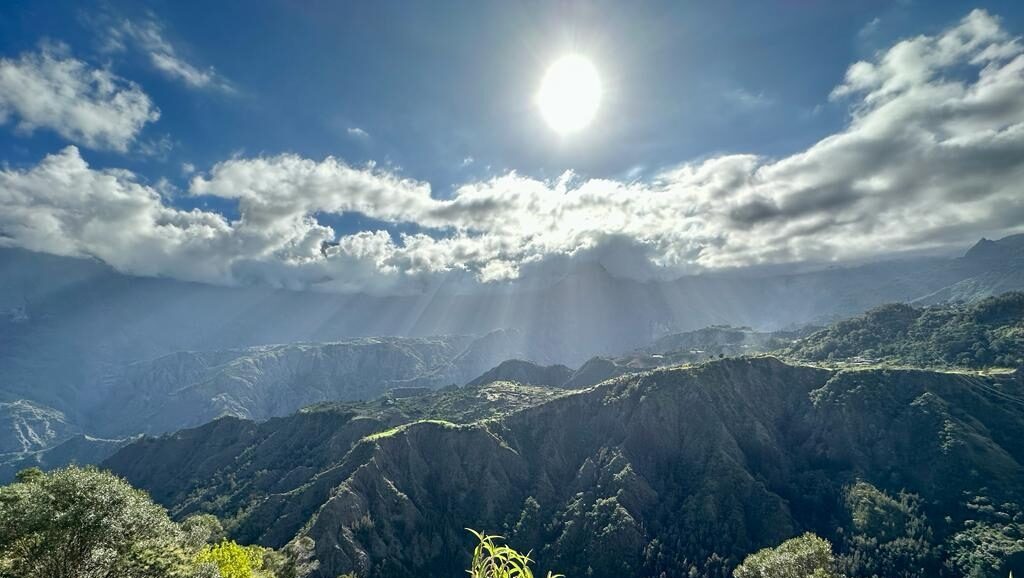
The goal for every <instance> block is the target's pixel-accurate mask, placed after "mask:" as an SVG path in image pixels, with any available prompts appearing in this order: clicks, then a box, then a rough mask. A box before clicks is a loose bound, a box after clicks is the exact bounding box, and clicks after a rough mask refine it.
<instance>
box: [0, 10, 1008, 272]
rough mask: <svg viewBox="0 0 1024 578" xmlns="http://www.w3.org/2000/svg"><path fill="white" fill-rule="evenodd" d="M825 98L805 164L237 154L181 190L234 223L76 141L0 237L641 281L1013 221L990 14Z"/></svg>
mask: <svg viewBox="0 0 1024 578" xmlns="http://www.w3.org/2000/svg"><path fill="white" fill-rule="evenodd" d="M830 98H831V99H832V100H833V101H835V102H836V103H837V105H843V106H849V107H850V111H851V115H850V119H849V122H848V124H847V126H846V127H845V128H844V129H843V130H842V131H840V132H838V133H836V134H833V135H830V136H828V137H827V138H824V139H822V140H821V141H819V142H817V143H815V144H813V145H812V146H810V147H809V148H807V149H806V150H804V151H802V152H799V153H797V154H794V155H791V156H788V157H785V158H781V159H767V158H762V157H759V156H756V155H739V154H736V155H724V156H718V157H714V158H711V159H708V160H704V161H701V162H696V163H686V164H682V165H680V166H678V167H675V168H673V169H671V170H668V171H665V172H664V173H663V174H661V175H659V176H658V177H656V178H654V179H652V180H650V181H646V182H620V181H614V180H600V179H581V178H579V177H577V176H576V175H574V174H572V173H571V172H569V173H566V174H565V175H563V176H562V177H561V178H559V179H556V180H553V181H543V180H537V179H532V178H529V177H525V176H521V175H519V174H516V173H509V174H507V175H504V176H501V177H498V178H494V179H491V180H488V181H483V182H475V183H469V184H466V185H464V186H462V187H460V188H458V189H457V190H456V191H455V192H454V194H453V195H452V196H451V197H450V198H446V199H441V198H437V197H436V196H435V195H433V194H432V191H431V189H430V186H429V185H428V184H427V183H424V182H420V181H416V180H412V179H407V178H403V177H400V176H398V175H395V174H392V173H388V172H386V171H382V170H379V169H376V168H374V167H364V168H357V167H352V166H349V165H347V164H345V163H344V162H342V161H340V160H338V159H334V158H327V159H324V160H310V159H304V158H300V157H298V156H295V155H279V156H269V157H258V158H234V159H231V160H227V161H224V162H222V163H219V164H217V165H215V166H213V167H212V168H211V169H210V170H209V171H207V172H205V173H202V174H197V175H196V176H194V177H193V180H192V182H191V184H190V187H189V191H188V193H189V194H191V195H196V196H209V197H217V198H220V199H225V200H228V201H229V202H234V203H237V206H238V214H239V215H240V216H239V218H238V219H237V220H236V221H228V220H227V219H225V218H224V217H223V216H221V215H220V214H219V213H216V212H212V211H201V210H193V211H183V210H180V209H176V208H173V207H172V206H169V205H168V204H167V202H166V201H165V199H164V198H163V197H162V196H161V194H160V193H159V192H158V191H157V190H156V188H154V187H151V186H148V185H146V184H144V183H141V182H139V180H138V179H137V178H136V177H135V176H134V175H132V174H131V173H128V172H126V171H118V170H97V169H94V168H91V167H89V166H88V165H87V164H86V163H85V161H84V160H83V159H82V158H81V156H80V154H79V151H78V150H77V149H76V148H74V147H69V148H67V149H65V150H63V151H61V152H60V153H57V154H54V155H51V156H48V157H47V158H45V159H44V160H43V161H42V162H41V163H40V164H39V165H38V166H36V167H33V168H31V169H27V170H20V171H19V170H12V169H8V170H4V171H0V204H2V205H3V206H4V207H5V211H4V212H2V213H0V243H4V244H7V245H16V246H21V247H26V248H28V249H32V250H37V251H45V252H50V253H57V254H62V255H92V256H96V257H98V258H100V259H103V260H104V261H106V262H108V263H110V264H111V265H112V266H114V267H116V268H118V269H120V270H122V271H126V272H130V273H136V274H145V275H169V276H173V277H178V278H183V279H190V280H200V281H208V282H216V283H239V282H243V283H245V282H269V283H272V284H276V285H281V286H289V287H300V286H308V285H318V286H322V287H325V288H331V289H336V290H343V291H363V290H365V291H374V292H392V291H413V290H419V289H421V288H422V287H423V286H424V284H429V283H430V282H431V281H433V280H436V279H438V278H440V276H442V275H445V274H451V273H461V274H464V275H467V276H469V275H471V276H473V277H475V278H476V279H477V280H478V281H481V282H492V281H499V280H504V279H512V278H516V277H517V276H519V275H521V274H522V273H523V271H524V270H527V269H529V268H531V267H542V266H543V265H544V264H545V263H549V262H564V260H565V259H589V260H596V261H599V262H601V263H602V264H604V265H605V266H606V267H608V268H609V269H611V270H612V272H613V273H615V274H618V275H623V276H629V277H633V278H639V279H648V278H652V277H672V276H677V275H680V274H685V273H688V272H695V271H702V270H709V269H718V268H723V267H737V266H746V265H753V264H766V263H788V262H808V261H813V262H827V261H842V260H849V259H858V258H864V257H870V256H872V255H876V254H879V253H883V252H888V251H893V250H911V249H934V248H939V247H946V246H950V245H952V244H961V243H965V242H967V241H969V240H973V239H975V238H976V237H978V236H980V235H981V234H989V235H996V234H1000V233H1002V232H1009V231H1013V230H1017V229H1018V228H1019V227H1020V223H1024V190H1022V189H1024V185H1022V183H1024V47H1022V45H1021V43H1020V41H1019V40H1018V39H1016V38H1012V37H1011V36H1010V35H1009V34H1008V33H1007V32H1006V31H1005V30H1003V29H1002V27H1001V26H1000V23H999V21H998V20H997V19H995V18H994V17H992V16H990V15H989V14H987V13H985V12H983V11H975V12H972V13H971V14H969V15H968V16H967V17H965V18H964V19H963V20H962V21H961V22H959V23H958V24H957V25H956V26H954V27H952V28H950V29H948V30H946V31H944V32H942V33H941V34H938V35H935V36H920V37H917V38H912V39H908V40H905V41H902V42H900V43H898V44H896V45H895V46H893V47H891V48H889V49H888V50H886V51H883V52H880V53H879V54H878V55H877V56H876V57H875V58H874V59H873V60H871V61H867V62H858V63H856V64H854V65H852V66H851V67H850V68H849V69H848V70H847V72H846V75H845V77H844V80H843V81H842V83H841V84H840V85H839V86H837V87H836V88H835V89H834V90H833V91H832V94H831V96H830ZM8 207H9V208H10V209H7V208H8ZM349 212H358V213H362V214H364V215H366V216H368V217H371V218H373V219H377V220H381V221H386V222H392V223H413V224H415V225H417V226H418V227H417V229H418V230H422V231H426V232H424V233H417V234H407V235H401V236H397V237H393V236H392V235H390V234H389V233H387V232H385V231H364V232H359V233H355V234H351V235H345V236H340V237H339V236H338V235H337V234H336V232H335V231H334V230H333V229H332V228H331V227H329V226H326V225H324V224H322V223H321V222H320V220H318V218H317V217H318V216H319V215H323V214H336V213H349Z"/></svg>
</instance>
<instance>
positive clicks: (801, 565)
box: [732, 532, 842, 578]
mask: <svg viewBox="0 0 1024 578" xmlns="http://www.w3.org/2000/svg"><path fill="white" fill-rule="evenodd" d="M835 568H836V561H835V557H834V556H833V555H832V544H830V543H829V541H828V540H825V539H824V538H819V537H818V536H816V535H814V534H812V533H810V532H808V533H806V534H804V535H803V536H799V537H797V538H792V539H789V540H786V541H785V542H783V543H782V544H780V545H778V546H776V547H774V548H764V549H762V550H759V551H757V552H755V553H753V554H751V555H750V556H747V558H746V559H745V560H743V563H742V564H740V565H739V566H737V567H736V569H735V570H733V573H732V575H733V576H734V577H735V578H841V577H842V575H841V574H839V573H838V572H837V571H836V570H835Z"/></svg>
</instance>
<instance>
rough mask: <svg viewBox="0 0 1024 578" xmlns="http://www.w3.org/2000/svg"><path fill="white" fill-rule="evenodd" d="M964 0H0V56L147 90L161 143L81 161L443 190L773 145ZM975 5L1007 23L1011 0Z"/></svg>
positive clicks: (827, 112)
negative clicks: (865, 61)
mask: <svg viewBox="0 0 1024 578" xmlns="http://www.w3.org/2000/svg"><path fill="white" fill-rule="evenodd" d="M971 4H972V3H964V2H917V3H911V2H882V1H877V2H874V1H864V2H814V1H779V2H720V3H708V2H651V3H644V4H643V6H640V7H638V6H637V5H636V3H621V2H619V3H613V2H604V3H600V2H595V3H590V2H559V3H540V2H523V3H518V2H473V1H465V2H449V3H434V2H422V3H416V2H283V1H281V2H266V1H263V2H259V1H257V2H248V1H246V2H215V3H209V2H145V3H142V2H99V3H93V2H18V1H12V2H5V3H4V4H3V7H2V8H0V52H2V54H3V55H5V56H15V55H17V54H19V53H21V52H23V51H27V50H32V49H34V48H36V47H37V46H38V45H39V43H40V42H41V41H44V40H51V41H58V42H63V43H66V44H68V45H69V47H70V48H71V51H72V53H73V54H74V55H76V56H78V57H79V58H82V59H86V60H89V61H93V62H96V63H99V64H108V65H109V66H110V67H111V68H112V69H114V70H115V71H116V72H117V73H118V74H120V75H121V76H123V77H125V78H128V79H131V80H134V81H135V82H138V83H139V84H140V85H141V86H142V87H143V88H144V90H145V91H146V92H147V93H148V94H150V95H151V96H152V98H153V100H154V102H155V103H156V105H157V107H159V109H160V111H161V118H160V120H159V121H158V122H156V123H153V124H152V125H150V126H148V127H146V129H145V131H144V132H143V134H142V137H141V138H142V139H143V140H145V139H147V138H148V139H151V140H153V141H159V140H160V139H162V138H164V137H167V138H169V139H170V141H171V142H172V143H173V145H172V148H171V150H170V151H168V152H167V153H166V156H165V157H163V156H161V157H160V158H142V159H139V158H132V157H133V155H128V157H127V158H124V157H123V155H108V154H103V153H97V152H93V153H89V154H88V156H87V158H89V159H90V160H92V159H95V162H97V163H102V164H107V163H110V164H116V165H117V166H125V167H128V168H131V169H132V170H136V171H138V172H140V173H142V174H144V175H146V176H148V177H150V178H152V179H156V178H159V177H160V176H165V177H167V178H171V179H180V178H181V177H182V175H181V174H180V166H181V164H182V163H186V162H187V163H191V164H193V165H194V166H196V167H197V168H204V167H207V166H209V165H211V164H213V163H215V162H217V161H220V160H223V159H225V158H228V157H230V156H231V155H233V154H239V153H242V154H275V153H280V152H295V153H298V154H300V155H303V156H307V157H311V158H317V157H323V156H326V155H336V156H339V157H341V158H344V159H346V160H348V161H349V162H352V163H362V162H366V161H376V162H378V163H382V164H389V165H396V166H397V167H400V168H401V170H402V172H404V173H407V174H408V175H410V176H413V177H415V178H419V179H423V180H426V181H429V182H431V183H432V184H434V186H435V188H436V189H437V190H436V191H435V194H437V195H444V194H446V189H447V188H450V187H451V186H452V185H453V184H458V183H461V182H463V181H466V180H469V179H473V178H480V177H482V176H489V175H492V174H499V173H502V172H504V171H506V170H510V169H512V170H516V171H519V172H521V173H524V174H528V175H533V176H537V177H554V176H557V175H558V174H560V173H561V172H562V171H564V170H566V169H573V170H575V171H577V172H579V173H581V174H585V175H588V176H594V177H620V176H624V175H635V174H637V173H636V171H655V170H658V169H660V168H664V166H667V165H672V164H676V163H678V162H681V161H684V160H687V159H691V158H698V157H702V156H706V155H710V154H714V153H719V152H754V153H758V154H765V155H771V156H777V155H781V154H786V153H790V152H792V151H794V150H798V149H800V148H802V147H805V146H807V145H808V144H809V143H811V142H813V141H814V140H816V139H818V138H821V137H822V136H823V135H826V134H828V133H830V132H832V131H834V130H835V129H836V127H837V126H839V125H840V124H842V123H843V122H844V121H845V118H846V116H847V111H846V109H845V107H843V106H842V105H839V104H830V103H829V102H828V94H829V91H830V90H831V89H832V87H833V86H835V85H836V84H837V83H839V82H840V81H841V80H842V74H843V72H844V71H845V68H846V66H848V65H849V64H850V63H852V62H854V61H856V60H858V59H860V58H863V57H865V56H869V55H870V54H871V53H872V52H874V51H875V50H878V49H879V48H882V47H884V46H886V45H887V44H888V43H891V42H892V41H893V40H894V39H896V38H900V37H904V36H910V35H915V34H923V33H928V32H933V31H935V30H937V29H940V28H942V27H943V26H948V25H949V24H950V23H951V22H953V21H955V20H956V19H958V18H960V17H962V16H963V15H964V14H965V13H967V12H968V11H969V7H970V5H971ZM977 4H978V5H980V6H984V7H987V8H988V9H989V10H990V11H991V12H993V13H995V14H998V15H999V16H1001V17H1002V18H1003V19H1004V20H1005V21H1006V22H1007V24H1008V26H1009V27H1010V28H1020V26H1018V25H1017V24H1018V23H1019V22H1020V19H1021V18H1022V17H1024V6H1022V5H1021V4H1020V3H1019V2H985V3H977ZM106 18H113V19H120V18H127V19H131V20H133V21H136V22H142V21H146V20H154V21H156V22H158V23H159V24H160V25H161V26H162V27H163V30H164V34H165V36H166V38H167V40H168V41H169V42H171V43H172V44H173V45H174V46H175V48H176V49H178V51H179V52H180V54H181V55H182V56H183V57H184V58H185V59H186V60H187V61H189V62H191V63H193V64H194V65H195V66H197V67H200V68H206V67H210V66H212V67H214V68H215V69H216V71H217V72H218V73H219V74H220V75H222V76H223V77H224V78H225V79H227V80H228V81H229V82H230V83H231V84H232V86H234V87H237V92H235V93H231V94H226V93H222V92H218V91H215V90H196V89H192V88H189V87H187V86H184V85H182V84H181V83H180V82H177V81H175V80H173V79H168V78H166V77H165V76H163V75H161V74H160V73H159V72H158V71H156V70H154V69H153V68H152V67H151V66H148V65H147V62H146V60H145V58H144V57H143V55H141V54H138V53H132V52H131V51H129V52H127V53H123V54H117V55H110V54H105V53H103V51H102V50H101V47H102V45H103V43H104V42H105V36H106V34H105V31H104V29H103V26H102V24H99V23H97V21H98V20H102V19H106ZM876 19H877V21H876ZM873 22H877V23H876V24H872V23H873ZM569 50H575V51H577V52H582V53H584V54H588V55H590V56H591V58H592V59H593V60H594V61H595V63H596V66H597V67H598V68H599V69H600V71H601V73H602V76H603V80H604V82H605V83H606V85H607V89H606V90H607V91H608V92H609V96H608V99H609V100H610V101H612V102H605V103H603V104H604V107H603V109H602V110H601V112H600V118H599V119H598V122H596V123H595V126H594V130H593V131H590V132H588V133H587V134H585V135H582V136H581V138H579V139H560V138H558V137H557V136H556V135H553V134H551V133H550V131H549V130H547V128H546V127H545V126H544V125H543V123H542V121H541V119H540V118H539V115H537V114H536V111H535V109H534V106H533V102H532V97H533V93H534V92H535V91H536V89H537V85H538V84H539V82H540V79H541V76H542V74H543V72H544V69H545V67H546V66H547V65H548V64H549V63H550V61H552V60H554V59H555V58H556V57H557V56H559V55H560V54H562V53H563V52H567V51H569ZM350 128H358V129H361V130H363V131H365V132H366V133H367V135H368V136H366V137H362V136H357V134H358V133H357V134H350V133H349V132H348V129H350ZM59 146H60V140H59V139H58V138H54V135H52V134H47V133H46V131H37V132H36V133H35V134H33V135H32V136H31V137H28V138H26V137H25V136H21V135H17V134H12V133H11V131H4V132H2V133H0V151H2V156H3V158H4V159H5V160H7V161H8V162H12V163H21V162H24V163H34V162H36V161H38V159H39V157H40V156H41V155H43V154H45V153H47V152H52V151H53V150H54V149H55V148H57V147H59ZM470 158H471V159H473V162H472V163H468V164H467V163H464V161H465V160H466V159H470ZM631 170H633V171H634V172H633V173H630V171H631Z"/></svg>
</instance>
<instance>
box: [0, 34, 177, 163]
mask: <svg viewBox="0 0 1024 578" xmlns="http://www.w3.org/2000/svg"><path fill="white" fill-rule="evenodd" d="M158 118H160V111H159V110H157V108H156V107H155V106H154V105H153V103H152V101H151V100H150V98H149V96H147V95H146V93H144V92H143V91H142V89H140V88H139V87H138V86H137V85H135V84H134V83H132V82H128V81H126V80H124V79H122V78H120V77H118V76H117V75H115V74H113V73H112V72H110V71H109V70H105V69H97V68H92V67H90V66H89V65H87V64H86V63H84V62H82V61H80V60H76V59H75V58H72V57H71V56H69V55H67V53H66V49H64V48H62V47H54V46H47V47H44V48H42V49H41V50H40V51H39V52H30V53H25V54H22V55H21V56H20V57H19V58H17V59H8V58H2V59H0V123H6V122H8V121H11V120H13V122H14V123H15V125H16V127H17V129H18V130H19V131H22V132H25V133H31V132H32V131H34V130H36V129H38V128H46V129H50V130H53V131H55V132H57V133H59V134H60V135H61V136H63V137H64V138H66V139H68V140H70V141H73V142H76V143H79V144H81V145H83V146H87V147H89V148H101V149H113V150H117V151H125V150H127V149H128V146H129V145H130V144H131V142H132V141H133V140H135V137H136V136H137V135H138V134H139V132H140V131H141V130H142V128H143V126H145V124H146V123H149V122H154V121H156V120H157V119H158Z"/></svg>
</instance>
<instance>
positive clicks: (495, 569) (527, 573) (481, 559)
mask: <svg viewBox="0 0 1024 578" xmlns="http://www.w3.org/2000/svg"><path fill="white" fill-rule="evenodd" d="M466 529H467V530H469V531H470V532H471V533H472V534H473V535H474V536H476V537H477V539H478V540H479V541H480V543H479V544H477V545H476V548H475V549H474V550H473V561H472V562H471V563H470V565H469V570H467V572H468V573H469V576H470V578H533V570H531V569H530V563H531V562H533V560H531V559H530V554H529V553H526V554H521V553H520V552H518V551H516V550H515V549H513V548H510V547H509V546H505V545H502V544H500V543H498V540H501V539H502V537H501V536H489V535H486V534H482V533H480V532H477V531H476V530H472V529H470V528H466ZM547 578H563V576H562V575H561V574H552V573H551V572H548V576H547Z"/></svg>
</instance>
